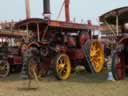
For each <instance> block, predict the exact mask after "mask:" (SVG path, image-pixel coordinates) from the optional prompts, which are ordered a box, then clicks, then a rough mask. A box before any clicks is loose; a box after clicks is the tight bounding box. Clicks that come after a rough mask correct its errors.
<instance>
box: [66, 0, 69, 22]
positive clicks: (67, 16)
mask: <svg viewBox="0 0 128 96" xmlns="http://www.w3.org/2000/svg"><path fill="white" fill-rule="evenodd" d="M69 2H70V1H69V0H65V19H66V22H70V12H69Z"/></svg>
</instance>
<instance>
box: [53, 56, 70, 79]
mask: <svg viewBox="0 0 128 96" xmlns="http://www.w3.org/2000/svg"><path fill="white" fill-rule="evenodd" d="M54 73H55V76H56V78H57V79H58V80H66V79H68V78H69V76H70V74H71V63H70V59H69V57H68V55H66V54H58V55H57V56H56V58H55V59H54Z"/></svg>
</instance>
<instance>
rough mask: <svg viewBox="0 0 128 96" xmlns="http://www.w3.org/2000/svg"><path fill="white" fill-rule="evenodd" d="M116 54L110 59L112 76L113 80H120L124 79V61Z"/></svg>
mask: <svg viewBox="0 0 128 96" xmlns="http://www.w3.org/2000/svg"><path fill="white" fill-rule="evenodd" d="M122 60H123V58H122V57H121V55H119V53H118V52H116V53H114V54H113V57H112V74H113V77H114V79H115V80H122V79H124V78H125V66H124V62H123V61H124V60H123V61H122Z"/></svg>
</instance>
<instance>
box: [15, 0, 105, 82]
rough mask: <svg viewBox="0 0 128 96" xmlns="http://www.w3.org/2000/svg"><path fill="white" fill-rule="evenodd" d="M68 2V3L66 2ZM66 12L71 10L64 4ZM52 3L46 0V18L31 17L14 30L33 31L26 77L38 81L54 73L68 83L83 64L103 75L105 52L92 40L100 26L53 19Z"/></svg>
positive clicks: (25, 54) (24, 64)
mask: <svg viewBox="0 0 128 96" xmlns="http://www.w3.org/2000/svg"><path fill="white" fill-rule="evenodd" d="M65 1H68V0H65ZM65 5H66V8H65V9H66V10H68V9H67V8H69V6H68V5H67V2H66V3H65ZM49 18H50V9H49V0H44V19H39V18H29V19H26V20H23V21H20V22H18V23H17V24H16V25H15V27H16V28H18V29H23V30H26V31H28V30H31V36H30V37H31V38H30V39H29V43H28V46H27V49H26V51H25V53H24V59H23V72H22V73H23V77H24V78H29V79H30V78H38V77H41V76H44V75H45V74H46V73H47V72H48V71H49V70H53V72H54V74H55V76H56V77H57V79H59V80H66V79H68V78H69V76H70V74H71V70H73V69H74V68H75V66H77V65H83V66H85V68H86V69H87V71H88V72H100V71H101V70H102V68H103V64H104V53H103V49H102V46H101V44H100V43H99V41H98V40H94V39H92V34H91V32H92V30H95V29H97V26H90V25H86V24H79V23H71V22H69V13H68V11H66V22H63V21H54V20H50V19H49Z"/></svg>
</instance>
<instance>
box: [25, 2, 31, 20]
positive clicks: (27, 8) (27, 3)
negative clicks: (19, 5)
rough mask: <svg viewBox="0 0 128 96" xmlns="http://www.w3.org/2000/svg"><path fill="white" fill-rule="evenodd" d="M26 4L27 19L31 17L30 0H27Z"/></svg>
mask: <svg viewBox="0 0 128 96" xmlns="http://www.w3.org/2000/svg"><path fill="white" fill-rule="evenodd" d="M25 5H26V19H29V18H31V16H30V0H25Z"/></svg>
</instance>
